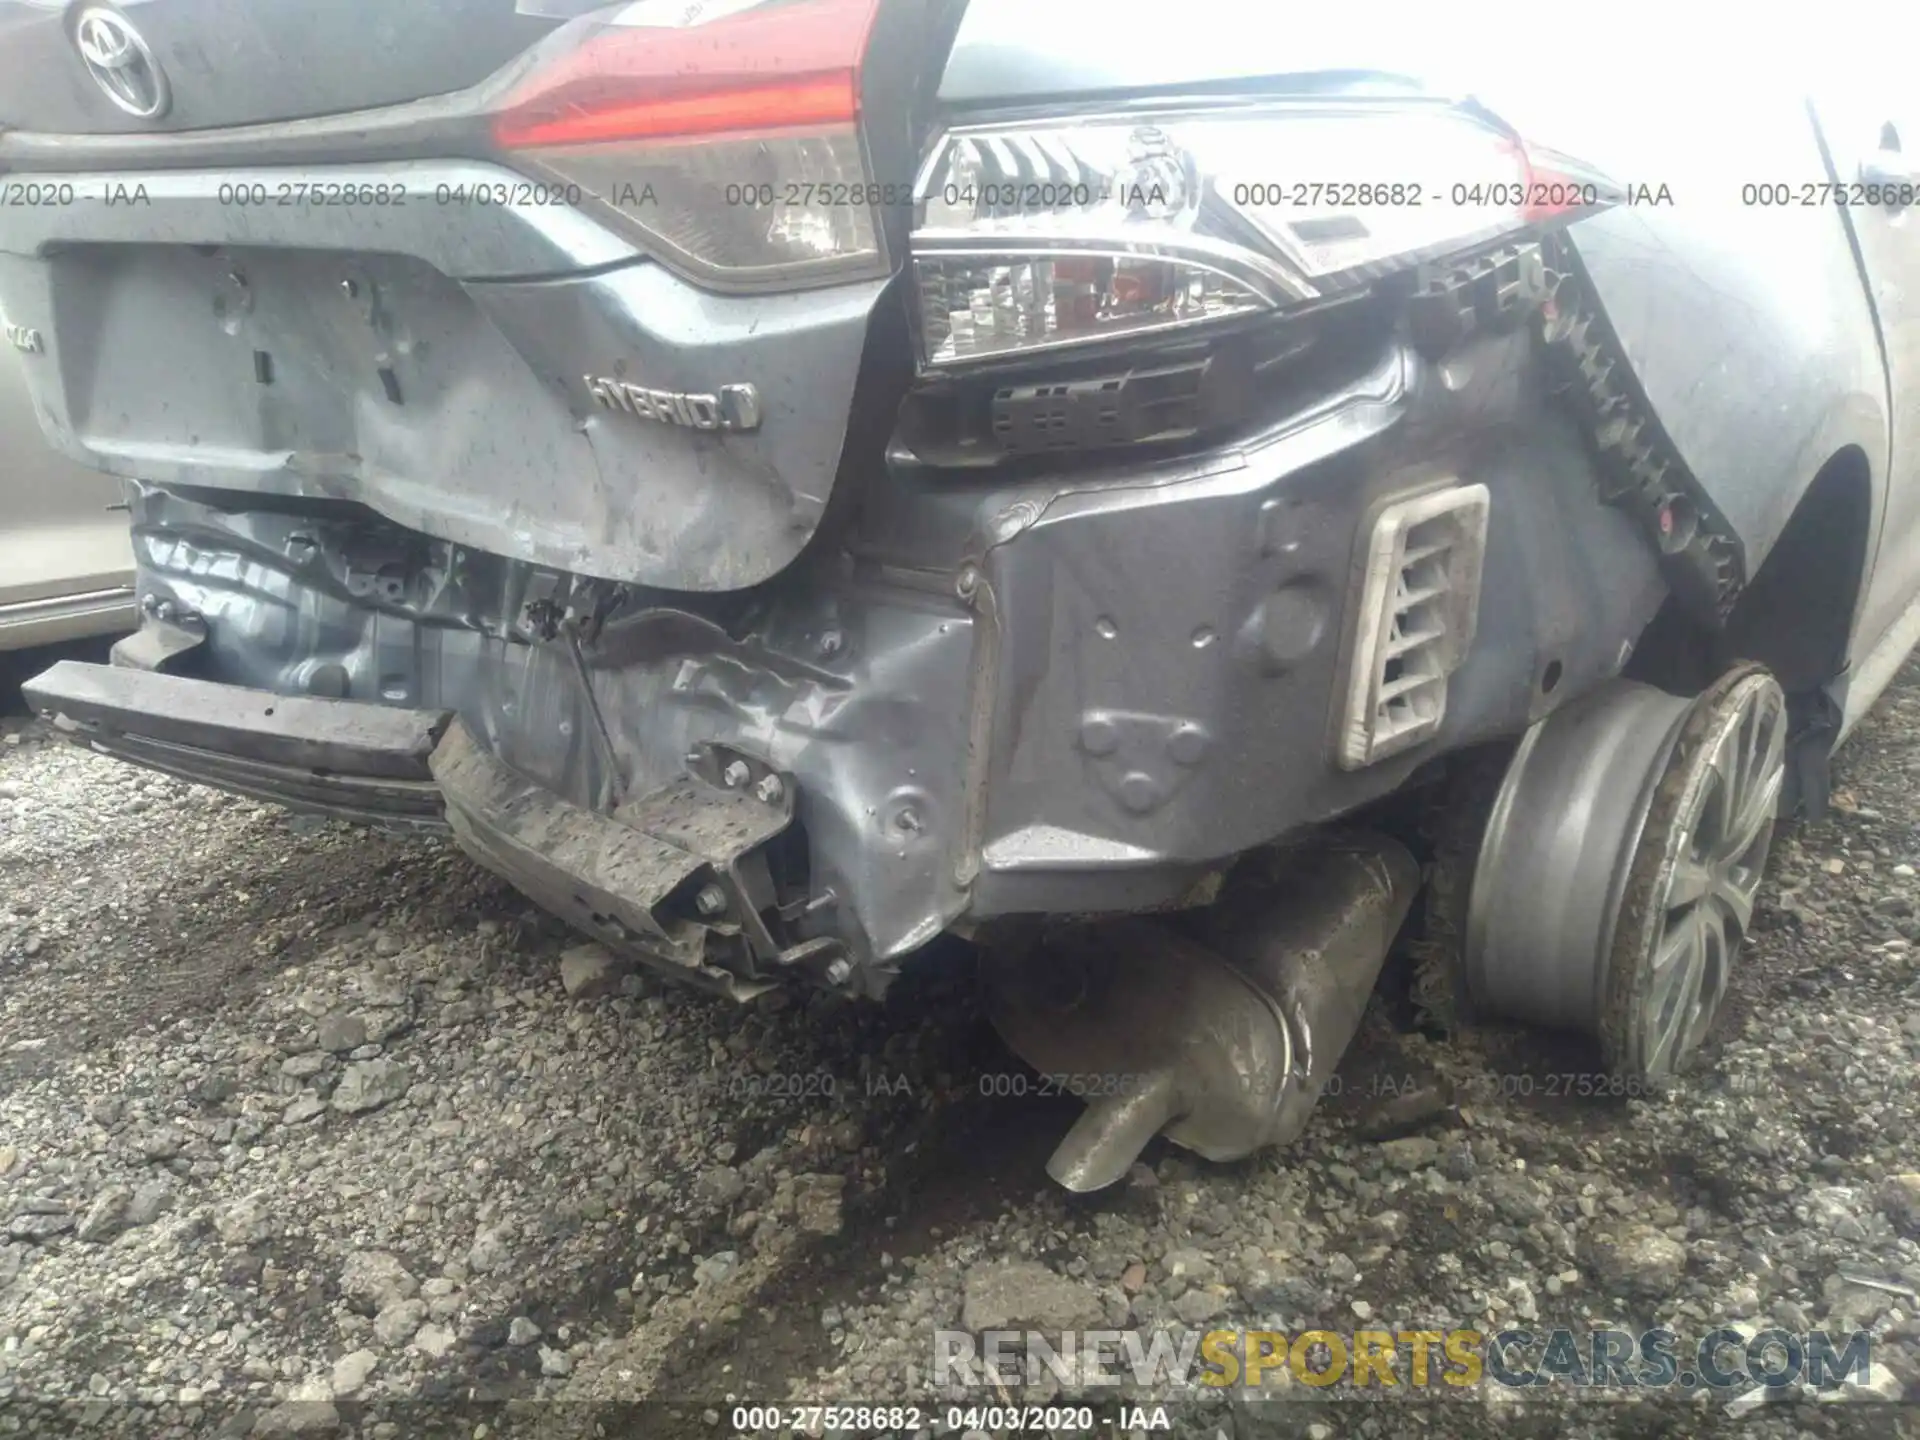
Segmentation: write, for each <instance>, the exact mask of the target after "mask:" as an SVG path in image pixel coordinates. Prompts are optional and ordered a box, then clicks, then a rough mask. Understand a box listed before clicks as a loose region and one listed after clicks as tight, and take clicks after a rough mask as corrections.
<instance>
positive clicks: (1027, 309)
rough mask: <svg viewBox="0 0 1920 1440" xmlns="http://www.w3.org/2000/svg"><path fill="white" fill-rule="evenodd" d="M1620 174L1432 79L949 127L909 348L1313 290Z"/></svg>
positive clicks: (1203, 310)
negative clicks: (1327, 95)
mask: <svg viewBox="0 0 1920 1440" xmlns="http://www.w3.org/2000/svg"><path fill="white" fill-rule="evenodd" d="M1616 193H1617V192H1616V190H1615V188H1614V187H1613V186H1611V185H1609V184H1608V183H1607V182H1606V181H1605V180H1604V179H1603V178H1602V177H1601V176H1599V175H1598V174H1597V173H1595V172H1593V171H1592V170H1590V169H1588V168H1587V167H1584V166H1582V165H1579V164H1578V163H1576V162H1574V161H1572V160H1570V159H1568V158H1567V157H1564V156H1560V155H1557V154H1556V155H1551V156H1549V155H1548V154H1547V153H1546V152H1541V151H1535V150H1531V149H1530V148H1529V147H1528V146H1527V145H1526V144H1525V143H1523V142H1522V141H1521V140H1520V139H1519V138H1518V137H1516V136H1515V135H1513V134H1512V133H1511V132H1510V131H1507V130H1505V129H1504V128H1502V127H1500V126H1499V125H1498V124H1497V123H1496V122H1494V121H1492V120H1491V119H1490V118H1489V117H1485V116H1483V115H1482V114H1480V113H1478V112H1475V111H1472V110H1469V109H1467V108H1464V107H1459V106H1454V105H1450V104H1446V103H1444V102H1439V101H1407V100H1393V101H1356V102H1348V103H1344V104H1342V103H1328V102H1319V103H1314V104H1304V103H1302V104H1292V103H1289V104H1280V103H1272V102H1257V103H1248V104H1223V105H1219V106H1214V107H1209V108H1204V109H1185V110H1179V111H1167V112H1163V113H1160V112H1144V111H1142V112H1129V113H1127V114H1124V115H1107V116H1091V117H1084V118H1074V119H1063V120H1058V121H1043V122H1035V121H1021V122H1016V123H1008V124H997V125H983V126H970V127H966V128H963V129H957V130H953V131H950V132H949V133H948V134H946V135H945V136H944V137H943V138H942V139H941V141H940V142H939V144H938V146H937V147H936V149H935V151H934V154H933V156H932V157H931V159H930V160H929V162H928V164H927V165H926V167H925V168H924V169H923V170H922V172H921V175H920V178H919V180H918V181H917V182H916V184H915V207H916V208H915V217H916V224H915V230H914V234H913V241H912V246H913V268H914V275H915V280H916V283H917V285H918V292H919V326H918V328H919V332H920V337H921V344H922V360H923V361H924V363H925V364H926V365H927V366H929V367H933V368H939V367H951V366H961V365H965V364H967V363H969V362H974V361H987V360H996V359H1004V358H1009V357H1015V356H1018V355H1020V354H1022V353H1025V352H1032V351H1040V350H1051V349H1056V348H1060V347H1065V346H1082V345H1087V344H1093V343H1098V342H1102V341H1109V340H1116V339H1128V338H1133V337H1140V336H1146V335H1153V334H1161V333H1165V332H1171V331H1177V330H1189V329H1192V328H1195V327H1200V326H1207V325H1213V324H1217V323H1221V322H1225V321H1231V320H1234V319H1238V318H1242V317H1248V316H1256V315H1260V314H1262V313H1270V312H1280V311H1286V310H1292V309H1299V308H1304V307H1308V306H1313V305H1318V304H1324V303H1326V302H1328V301H1331V300H1338V299H1341V298H1345V297H1349V296H1353V295H1357V294H1360V293H1363V292H1364V291H1365V290H1366V289H1367V288H1368V287H1369V286H1371V285H1372V284H1374V283H1375V282H1376V281H1378V280H1379V279H1380V278H1381V277H1383V276H1386V275H1389V274H1391V273H1393V272H1396V271H1401V270H1406V269H1411V268H1412V267H1414V266H1417V265H1421V264H1426V263H1430V262H1433V261H1437V260H1443V259H1446V258H1448V257H1449V256H1453V255H1460V254H1464V253H1467V252H1470V251H1473V250H1475V249H1478V248H1481V247H1484V246H1487V245H1490V244H1492V243H1494V242H1496V241H1499V240H1502V239H1504V238H1508V237H1511V236H1514V235H1516V234H1519V233H1522V232H1525V231H1528V230H1538V229H1540V228H1543V227H1545V226H1548V225H1552V224H1560V223H1566V222H1568V221H1571V220H1573V219H1576V218H1578V217H1579V216H1581V215H1584V214H1587V213H1590V212H1591V211H1593V210H1596V209H1599V208H1601V207H1602V206H1604V205H1607V204H1610V203H1612V201H1613V199H1614V198H1615V196H1616Z"/></svg>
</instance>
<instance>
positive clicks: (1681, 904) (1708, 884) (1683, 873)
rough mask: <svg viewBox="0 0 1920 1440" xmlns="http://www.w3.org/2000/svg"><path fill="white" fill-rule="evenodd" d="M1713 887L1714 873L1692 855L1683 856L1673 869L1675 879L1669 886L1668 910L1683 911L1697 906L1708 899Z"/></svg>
mask: <svg viewBox="0 0 1920 1440" xmlns="http://www.w3.org/2000/svg"><path fill="white" fill-rule="evenodd" d="M1713 885H1714V879H1713V871H1711V870H1710V869H1708V868H1707V867H1706V866H1705V865H1702V864H1701V863H1700V862H1699V861H1698V860H1695V859H1694V858H1693V857H1692V856H1691V855H1683V856H1681V857H1680V859H1679V861H1678V862H1677V863H1676V864H1675V865H1674V867H1673V879H1672V881H1671V882H1669V884H1668V886H1667V909H1669V910H1681V909H1685V908H1686V907H1688V906H1690V905H1697V904H1698V903H1699V902H1700V901H1702V900H1704V899H1706V898H1707V893H1708V892H1709V891H1710V890H1712V889H1713Z"/></svg>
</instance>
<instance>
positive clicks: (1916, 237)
mask: <svg viewBox="0 0 1920 1440" xmlns="http://www.w3.org/2000/svg"><path fill="white" fill-rule="evenodd" d="M1883 66H1884V69H1883V68H1882V67H1883ZM1823 84H1824V85H1825V88H1824V89H1822V90H1816V91H1815V96H1814V102H1813V103H1814V109H1815V113H1816V115H1817V117H1818V121H1819V126H1820V130H1821V133H1822V135H1823V137H1824V139H1825V141H1826V146H1827V151H1828V155H1829V157H1830V159H1831V162H1832V165H1833V172H1834V173H1833V177H1832V188H1831V190H1829V191H1826V192H1823V193H1821V194H1817V195H1816V196H1815V197H1814V198H1815V199H1816V200H1820V199H1825V200H1828V201H1831V202H1834V203H1844V205H1845V216H1846V220H1847V223H1848V226H1849V228H1850V230H1851V232H1852V235H1853V239H1854V244H1855V246H1856V249H1857V252H1858V255H1859V259H1860V264H1861V267H1862V269H1863V271H1864V272H1865V280H1866V285H1867V289H1868V292H1869V293H1870V295H1871V296H1872V300H1873V308H1874V314H1875V317H1876V320H1877V321H1878V325H1879V330H1880V338H1881V344H1882V348H1883V352H1884V356H1885V361H1886V367H1887V375H1888V389H1889V412H1890V415H1891V429H1892V434H1891V436H1890V444H1889V461H1888V471H1887V475H1886V502H1885V511H1884V516H1883V519H1882V522H1881V526H1880V534H1879V537H1878V541H1877V545H1876V547H1875V550H1874V554H1873V563H1872V569H1871V572H1870V578H1869V581H1868V584H1867V589H1866V594H1865V597H1864V599H1863V602H1862V605H1861V607H1860V614H1859V620H1858V624H1857V627H1856V631H1855V637H1854V646H1853V658H1854V667H1855V676H1854V683H1853V684H1852V685H1851V686H1850V687H1849V695H1848V705H1847V709H1848V712H1849V715H1850V716H1851V715H1852V714H1853V712H1855V711H1856V710H1857V709H1858V708H1859V707H1860V705H1861V704H1864V703H1865V702H1867V701H1870V700H1871V698H1872V695H1873V694H1875V693H1877V692H1878V691H1879V689H1880V688H1881V686H1882V685H1883V684H1884V683H1885V680H1886V679H1887V678H1888V677H1889V676H1890V675H1891V673H1892V670H1893V669H1895V668H1897V667H1898V665H1899V663H1900V661H1901V660H1902V659H1903V658H1904V657H1905V655H1906V653H1907V652H1908V651H1909V650H1910V649H1911V648H1912V646H1913V643H1914V641H1915V639H1916V638H1920V607H1917V606H1916V604H1915V597H1916V595H1920V92H1916V91H1915V89H1914V87H1913V84H1912V79H1911V76H1910V75H1902V74H1900V73H1899V70H1898V67H1897V66H1894V65H1891V64H1887V63H1886V62H1884V61H1883V62H1880V64H1877V65H1872V66H1870V68H1867V69H1864V70H1863V69H1861V68H1859V67H1857V66H1851V65H1850V66H1849V67H1848V73H1847V75H1846V78H1845V81H1844V82H1843V83H1841V82H1833V81H1826V82H1823ZM1782 178H1783V179H1788V178H1789V177H1782ZM1876 201H1877V203H1876Z"/></svg>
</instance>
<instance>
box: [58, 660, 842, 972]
mask: <svg viewBox="0 0 1920 1440" xmlns="http://www.w3.org/2000/svg"><path fill="white" fill-rule="evenodd" d="M23 689H24V691H25V694H26V696H27V699H28V700H29V702H30V703H31V704H32V705H33V707H34V709H35V710H36V711H38V712H39V713H40V714H42V715H43V716H45V717H46V718H47V719H48V720H49V721H50V722H51V723H52V724H53V725H54V726H55V727H56V728H57V729H59V730H62V731H64V732H65V733H67V734H68V735H70V736H71V737H72V738H73V739H74V740H76V741H78V742H79V743H80V744H82V745H85V746H86V747H87V748H89V749H92V750H97V751H99V752H101V753H103V754H107V755H112V756H115V757H117V758H119V759H122V760H128V761H131V762H133V763H134V764H137V765H144V766H146V767H148V768H150V769H154V770H160V771H164V772H166V773H167V774H170V775H174V776H177V777H178V778H180V779H183V780H191V781H196V782H199V783H201V784H207V785H213V786H216V787H218V788H220V789H223V790H231V791H235V792H237V793H239V794H242V795H247V796H249V797H251V798H253V799H257V800H264V801H269V802H272V803H275V804H280V805H285V806H287V807H288V808H290V809H294V810H302V811H307V812H310V813H316V814H322V815H327V816H331V817H334V818H339V819H347V820H354V821H358V822H361V823H365V824H373V825H378V826H381V827H383V828H386V829H389V830H400V831H421V830H444V829H451V830H452V832H453V834H454V838H455V839H456V840H457V841H458V842H459V844H460V846H461V848H462V849H464V850H465V851H466V852H467V853H468V854H469V855H471V856H472V857H473V858H474V859H475V860H477V861H479V862H480V863H481V864H483V865H485V866H486V867H487V868H489V869H491V870H493V871H495V872H496V873H498V874H499V875H501V876H502V877H504V878H505V879H507V880H509V881H511V882H512V883H513V884H515V885H516V886H518V887H519V888H520V889H522V890H523V891H525V892H526V893H527V894H528V895H530V896H532V897H533V898H534V899H535V900H537V901H539V902H540V903H542V904H543V905H545V906H546V907H547V908H548V909H550V910H553V911H555V912H556V913H558V914H560V915H562V916H564V917H565V918H566V919H568V920H570V921H572V922H573V923H574V924H575V925H577V926H579V927H580V928H581V929H583V930H585V931H587V932H589V933H591V934H593V935H595V936H597V937H599V938H600V939H602V940H603V941H605V942H606V943H608V944H609V945H611V946H614V947H615V948H617V949H619V950H621V951H623V952H624V953H626V954H628V955H629V956H631V957H632V958H634V959H636V960H638V961H640V962H642V963H645V964H648V965H651V966H653V967H655V968H657V969H660V970H662V971H665V972H667V973H670V974H672V975H673V976H674V978H676V979H680V980H685V981H689V982H691V983H693V984H696V985H700V986H702V987H704V988H706V989H710V990H716V991H719V992H722V993H725V994H729V995H732V996H734V997H735V998H738V999H747V998H750V997H751V996H753V995H755V994H758V993H760V992H761V991H764V990H766V989H768V988H769V987H770V986H771V985H772V984H774V983H775V980H776V978H777V977H778V976H780V975H781V974H783V973H793V972H796V971H804V972H808V973H812V974H815V975H817V976H819V977H821V978H825V979H828V980H833V981H838V980H842V979H845V978H846V976H847V974H848V973H849V971H850V968H851V967H849V966H848V965H847V964H846V959H845V957H846V947H845V945H844V944H843V943H842V942H841V941H839V940H837V939H833V938H830V937H826V936H812V937H807V936H804V935H801V934H798V933H797V930H798V929H800V928H804V925H805V923H806V920H807V916H808V906H807V904H806V897H805V896H804V895H800V896H798V897H796V896H795V895H794V894H793V893H792V892H791V889H790V888H789V887H787V886H785V885H783V883H782V879H783V877H782V875H781V874H780V873H779V867H778V866H777V865H776V863H775V861H776V856H775V853H774V852H775V850H776V849H777V847H778V846H779V844H780V843H782V842H783V841H785V840H786V839H787V838H788V832H789V831H790V829H791V827H792V825H793V818H794V785H793V782H792V779H791V777H789V776H781V775H778V774H776V773H774V772H772V771H770V770H768V769H767V767H766V766H765V765H764V763H762V762H759V761H756V760H753V759H752V758H751V757H748V756H745V755H742V754H741V753H739V752H737V751H733V750H731V749H728V748H727V747H724V746H719V745H712V744H706V745H701V746H697V747H694V748H693V749H692V750H690V751H689V753H688V754H687V755H686V757H685V771H684V773H683V774H681V775H680V776H678V777H676V778H675V779H673V780H671V781H669V782H668V783H666V784H664V785H661V786H659V787H657V788H655V789H653V790H651V791H649V792H648V793H646V794H644V795H642V796H640V797H638V798H636V799H634V800H631V801H629V802H627V803H625V804H622V805H620V806H619V807H618V808H617V809H614V810H613V811H611V812H609V813H601V812H599V811H595V810H590V809H587V808H585V807H583V806H579V805H575V804H573V803H571V802H569V801H567V800H566V799H564V798H562V797H561V796H559V795H557V794H555V793H554V792H553V791H551V790H549V789H547V788H546V787H544V786H542V785H541V784H539V783H538V782H536V781H534V780H530V779H528V778H527V777H525V776H524V775H521V774H520V773H519V772H518V771H516V770H514V769H513V768H512V767H511V766H509V765H507V764H506V763H505V762H504V761H502V760H501V759H500V758H499V757H497V756H495V755H494V754H492V753H491V752H490V751H488V750H487V749H486V748H485V747H484V746H483V745H481V744H480V742H479V741H478V740H477V739H476V738H475V736H474V734H473V732H472V731H470V730H469V729H468V728H467V727H466V726H465V725H464V724H463V723H462V722H461V721H459V720H457V719H455V718H454V717H453V716H452V715H451V714H450V713H449V712H446V711H442V710H406V709H399V708H395V707H392V706H387V705H371V704H363V703H360V702H356V701H350V700H327V699H313V698H305V697H290V696H284V695H275V694H271V693H269V692H267V691H263V690H249V689H244V688H242V687H240V686H236V685H222V684H217V683H214V682H212V681H207V680H195V679H189V678H187V677H184V676H178V675H163V674H155V673H150V672H148V671H144V670H139V669H130V668H125V667H120V666H107V665H86V664H81V663H79V662H76V661H71V660H68V661H62V662H61V663H59V664H58V665H55V666H54V667H53V668H52V669H50V670H48V671H46V672H45V673H43V674H41V675H39V676H37V677H35V678H34V679H32V680H30V681H28V682H27V684H26V685H25V686H24V687H23ZM836 962H837V963H836Z"/></svg>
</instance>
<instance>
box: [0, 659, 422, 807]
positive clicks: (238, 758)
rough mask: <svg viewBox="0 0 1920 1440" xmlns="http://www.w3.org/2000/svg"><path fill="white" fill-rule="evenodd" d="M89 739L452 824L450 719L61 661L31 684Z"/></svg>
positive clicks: (50, 714)
mask: <svg viewBox="0 0 1920 1440" xmlns="http://www.w3.org/2000/svg"><path fill="white" fill-rule="evenodd" d="M21 690H22V693H24V694H25V696H26V697H27V702H28V703H29V704H30V705H32V706H33V708H34V709H35V710H36V711H37V712H39V713H40V714H42V715H44V716H46V717H47V718H48V719H49V720H50V721H51V722H52V723H53V724H54V726H55V727H56V728H57V729H60V730H63V731H65V732H66V733H67V734H69V735H70V736H72V737H73V738H74V739H75V740H76V741H78V742H79V743H80V744H82V745H85V746H86V747H87V748H89V749H92V750H98V751H100V752H102V753H103V754H107V755H113V756H116V757H118V758H119V759H122V760H131V761H132V762H133V763H134V764H136V765H145V766H146V767H148V768H149V769H152V770H160V771H163V772H165V773H166V774H169V775H173V776H176V777H178V778H179V779H182V780H193V781H197V782H199V783H201V784H205V785H217V786H219V787H220V788H221V789H224V790H232V791H236V792H238V793H239V794H242V795H247V796H250V797H252V798H253V799H256V800H267V801H272V802H273V803H275V804H280V805H285V806H287V807H288V808H290V809H294V810H303V811H307V812H309V813H314V814H322V815H330V816H333V817H336V818H338V819H343V820H356V821H359V822H361V823H363V824H369V825H377V826H380V827H383V828H386V829H392V830H422V829H443V828H444V826H445V821H444V820H443V819H442V816H441V809H440V791H439V787H437V786H436V785H435V784H434V783H433V776H432V774H431V773H430V772H429V770H428V767H427V757H428V756H429V754H430V753H431V752H432V750H433V747H434V746H435V745H436V744H437V743H438V742H439V739H440V736H441V733H442V732H443V731H444V730H445V729H446V726H447V722H448V720H449V719H450V718H451V717H450V716H449V715H448V714H447V712H445V711H442V710H401V709H396V708H394V707H391V706H386V705H367V704H360V703H357V702H354V701H347V700H317V699H308V698H305V697H301V696H285V695H275V694H272V693H270V692H268V691H264V690H247V689H243V688H241V687H240V686H237V685H216V684H213V683H211V682H210V681H205V680H190V679H186V678H184V677H182V676H178V675H161V674H153V673H149V672H147V671H144V670H137V669H130V668H126V667H122V666H107V665H86V664H82V663H81V662H79V661H77V660H63V661H61V662H60V663H59V664H57V665H55V666H53V668H51V669H50V670H47V671H45V672H44V673H42V674H40V675H37V676H35V677H34V678H33V679H31V680H29V681H27V683H26V684H25V685H23V686H22V687H21Z"/></svg>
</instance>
